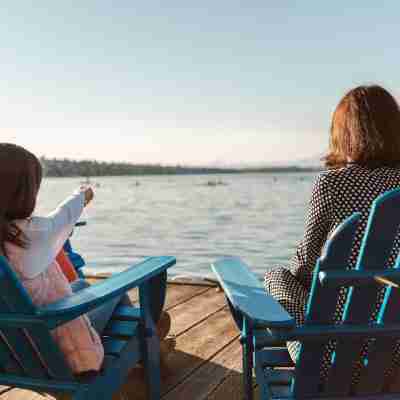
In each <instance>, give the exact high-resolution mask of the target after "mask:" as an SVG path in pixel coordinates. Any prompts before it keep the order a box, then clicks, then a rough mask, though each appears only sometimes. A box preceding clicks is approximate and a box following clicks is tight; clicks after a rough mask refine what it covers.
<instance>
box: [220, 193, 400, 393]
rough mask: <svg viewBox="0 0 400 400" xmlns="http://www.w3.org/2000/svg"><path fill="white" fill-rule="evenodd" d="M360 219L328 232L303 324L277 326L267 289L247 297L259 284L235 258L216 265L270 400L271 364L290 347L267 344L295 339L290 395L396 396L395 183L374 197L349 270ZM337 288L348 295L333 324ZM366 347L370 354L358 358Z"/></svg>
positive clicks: (398, 283)
mask: <svg viewBox="0 0 400 400" xmlns="http://www.w3.org/2000/svg"><path fill="white" fill-rule="evenodd" d="M359 223H360V215H359V214H354V215H353V216H351V217H349V218H348V219H347V220H346V221H344V222H343V223H342V224H341V225H340V226H339V227H338V229H336V231H335V232H334V233H333V234H332V235H331V237H330V238H329V240H328V242H327V245H326V247H325V249H324V251H323V254H322V255H321V257H320V259H319V260H318V262H317V265H316V268H315V271H314V276H313V282H312V288H311V292H310V297H309V301H308V305H307V310H306V318H305V324H304V325H303V326H301V327H295V326H294V325H291V326H290V323H289V319H287V322H288V325H287V326H279V320H280V319H282V318H287V317H286V316H285V312H284V310H283V309H282V312H279V308H277V305H278V303H275V304H274V305H273V307H272V309H273V311H272V312H271V313H268V311H267V309H268V307H269V306H270V304H271V302H272V301H273V299H272V297H271V296H268V295H267V294H266V295H265V297H266V298H268V300H263V299H261V297H259V296H257V297H254V298H252V292H253V291H254V288H256V287H257V288H258V287H259V286H258V285H255V284H254V282H253V280H251V279H247V280H246V278H245V277H246V273H244V272H242V271H243V269H246V266H245V265H244V264H243V263H241V262H240V260H238V259H234V262H232V259H223V260H221V261H218V262H216V263H215V264H213V269H214V271H215V272H216V274H217V277H218V279H219V281H220V282H221V286H222V287H223V288H224V291H225V293H226V295H227V297H228V298H229V301H230V303H232V305H231V306H232V309H234V311H235V314H236V315H235V318H236V320H237V321H239V322H240V321H241V319H242V320H243V326H242V327H241V330H242V335H243V333H245V334H246V335H247V336H248V335H252V336H253V338H254V347H253V349H252V351H253V354H254V362H255V370H256V377H257V382H258V383H259V385H260V387H261V391H260V393H261V396H262V398H263V399H266V400H267V399H268V400H269V399H272V398H275V397H274V396H273V393H275V392H274V390H272V388H273V386H274V384H275V383H274V381H273V379H275V378H272V377H273V376H274V371H275V372H278V373H280V371H279V370H276V369H274V368H279V367H280V365H278V364H279V363H281V360H287V350H285V349H283V348H281V349H277V348H275V349H272V348H271V346H272V347H274V341H276V343H281V342H282V341H293V340H298V341H300V342H301V346H300V352H299V355H298V357H297V360H296V363H295V367H294V372H293V375H292V380H291V385H290V390H289V391H288V392H287V393H288V396H289V397H288V398H292V399H303V398H310V399H319V398H331V399H340V398H346V399H350V398H359V399H371V398H374V399H375V398H376V399H380V398H382V399H386V398H395V397H393V396H398V395H399V393H400V367H399V366H394V369H393V371H392V373H391V374H388V371H389V369H390V367H392V366H393V365H392V363H393V356H394V354H395V348H396V347H397V345H398V343H399V342H400V256H399V255H395V254H392V249H393V245H394V243H395V240H398V237H399V232H400V229H399V227H400V189H396V190H393V191H390V192H387V193H385V194H383V195H381V196H380V197H379V198H377V199H376V200H375V201H374V203H373V205H372V208H371V212H370V215H369V218H368V223H367V227H366V230H365V234H364V237H363V240H362V243H361V248H360V252H359V256H358V259H357V263H356V268H355V270H350V269H349V267H348V265H349V257H350V253H351V250H352V246H353V242H354V238H355V235H357V232H358V231H357V229H358V226H359ZM393 256H397V259H396V264H395V266H394V267H393V268H388V265H389V261H390V257H393ZM248 273H250V271H248V272H247V274H248ZM235 275H236V277H235ZM237 276H240V278H237ZM239 279H240V285H239V281H238V280H239ZM339 293H341V295H342V294H343V293H345V294H346V296H345V303H344V313H343V316H342V320H341V321H340V322H339V323H335V322H334V321H335V317H336V315H335V314H336V308H337V301H338V295H339ZM382 295H384V301H383V302H382V304H381V305H380V306H379V307H377V301H378V296H382ZM379 298H381V297H379ZM253 310H256V311H254V312H253ZM260 310H262V312H261V311H260ZM260 313H261V314H260ZM258 315H262V316H263V320H260V318H259V317H258ZM275 316H276V318H275ZM373 320H375V322H372V321H373ZM265 328H268V329H267V330H266V329H265ZM328 344H329V345H331V346H333V348H334V351H333V352H332V357H331V359H330V360H326V361H327V366H328V376H327V378H326V379H324V380H321V378H320V375H321V365H322V364H321V363H322V360H323V357H325V354H326V349H327V345H328ZM366 345H368V352H367V353H364V356H363V358H362V357H361V353H362V351H363V350H364V349H365V347H366ZM244 350H245V349H244ZM248 350H249V349H248V348H247V349H246V351H248ZM272 350H274V351H272ZM274 362H275V365H274ZM249 367H252V364H251V363H249V362H247V364H244V370H245V372H244V376H245V375H246V374H247V376H248V371H247V369H248V368H249ZM265 368H267V369H265ZM275 375H276V374H275ZM353 378H356V379H355V380H353ZM282 384H283V383H282V382H281V383H280V385H282ZM244 385H245V386H246V385H247V387H245V393H246V394H247V398H251V389H249V380H248V379H247V380H246V379H245V377H244ZM280 392H282V390H281V391H280ZM276 393H277V392H276ZM282 393H283V392H282ZM395 393H396V394H395ZM277 398H280V397H279V396H278V397H277Z"/></svg>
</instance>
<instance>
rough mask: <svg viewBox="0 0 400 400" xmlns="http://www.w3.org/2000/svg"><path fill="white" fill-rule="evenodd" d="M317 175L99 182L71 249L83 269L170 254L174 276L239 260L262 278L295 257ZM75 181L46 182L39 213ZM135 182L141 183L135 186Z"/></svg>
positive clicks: (77, 181) (202, 271) (76, 183)
mask: <svg viewBox="0 0 400 400" xmlns="http://www.w3.org/2000/svg"><path fill="white" fill-rule="evenodd" d="M314 177H315V174H313V173H308V174H279V175H277V174H275V175H272V174H244V175H225V176H224V177H223V182H224V183H225V184H224V185H211V186H210V185H208V184H207V182H218V181H219V180H220V179H221V177H220V176H210V175H206V176H205V175H194V176H193V175H192V176H168V177H166V176H164V177H163V176H149V177H105V178H96V182H97V183H98V184H99V185H98V187H97V188H95V200H94V201H93V204H92V205H91V206H90V207H89V208H88V210H87V211H86V212H85V215H84V216H83V219H87V221H88V225H87V226H86V227H83V228H79V230H77V231H76V232H75V236H74V238H73V243H74V245H75V247H76V249H77V250H78V251H79V252H81V253H82V254H83V255H84V257H85V259H86V261H87V263H88V265H89V266H90V267H93V268H96V269H103V270H107V271H116V270H120V269H123V268H126V267H127V266H129V265H131V264H132V263H134V262H135V261H137V260H139V259H141V258H143V257H145V256H150V255H164V254H168V255H174V256H176V257H177V259H178V262H177V265H176V267H174V269H172V270H171V272H172V273H175V274H189V273H190V274H196V275H203V276H212V274H211V272H210V262H212V261H213V260H215V259H216V258H218V257H222V256H225V255H235V256H240V257H242V258H243V259H244V260H245V261H246V262H247V263H248V264H249V265H250V266H251V267H252V268H253V269H254V270H255V271H256V272H257V273H259V274H260V276H261V275H262V274H263V272H264V271H265V270H266V269H267V268H270V267H273V266H275V265H277V264H285V263H287V261H288V259H289V258H290V257H291V256H292V254H293V251H294V248H295V245H296V243H297V242H298V241H299V240H300V239H301V237H302V234H303V228H304V219H305V209H306V206H307V203H308V200H309V196H310V191H311V187H312V183H313V180H314ZM80 181H81V179H80V178H61V179H54V178H51V179H47V180H45V182H44V184H43V187H42V190H41V193H40V198H39V202H38V212H39V213H40V212H48V211H50V210H51V209H52V208H54V207H55V206H56V205H57V203H58V202H59V201H61V200H63V198H64V197H65V196H67V195H68V194H70V193H71V192H72V191H73V189H74V188H76V187H78V186H79V185H80ZM138 183H139V184H138Z"/></svg>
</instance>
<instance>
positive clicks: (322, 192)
mask: <svg viewBox="0 0 400 400" xmlns="http://www.w3.org/2000/svg"><path fill="white" fill-rule="evenodd" d="M327 181H328V178H327V174H326V173H325V174H324V173H323V174H320V175H319V176H318V177H317V179H316V181H315V184H314V187H313V190H312V195H311V200H310V204H309V208H308V213H307V219H306V228H305V233H304V237H303V240H302V241H301V242H300V244H299V245H298V246H297V249H296V254H295V256H294V257H293V258H292V260H291V262H290V266H289V268H290V271H291V273H292V274H293V275H294V276H295V277H296V278H297V279H298V280H299V282H300V283H301V284H302V285H303V286H304V287H305V288H306V289H307V290H309V289H310V287H311V281H312V273H313V271H314V268H315V265H316V262H317V259H318V258H319V257H320V256H321V250H322V248H323V246H324V244H325V242H326V240H327V237H328V233H329V231H330V229H331V227H332V223H333V216H332V214H333V213H332V209H333V207H332V198H331V193H330V188H329V184H328V182H327Z"/></svg>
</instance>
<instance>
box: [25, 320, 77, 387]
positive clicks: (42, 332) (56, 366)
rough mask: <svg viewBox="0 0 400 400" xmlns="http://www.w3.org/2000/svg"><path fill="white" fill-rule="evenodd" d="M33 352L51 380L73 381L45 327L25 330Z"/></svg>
mask: <svg viewBox="0 0 400 400" xmlns="http://www.w3.org/2000/svg"><path fill="white" fill-rule="evenodd" d="M27 334H28V335H29V336H30V339H31V341H32V342H33V345H34V347H35V350H36V351H37V353H38V354H39V358H40V359H41V362H42V364H43V365H44V366H45V369H46V370H47V373H48V374H49V376H50V377H51V378H54V379H59V380H74V377H73V374H72V371H71V369H70V367H69V366H68V364H67V363H66V361H65V357H64V355H63V354H62V353H61V351H60V349H59V347H58V345H57V344H56V342H55V341H54V339H53V337H52V336H51V334H50V332H49V330H48V329H47V328H46V327H44V326H43V327H40V326H35V327H32V328H28V329H27Z"/></svg>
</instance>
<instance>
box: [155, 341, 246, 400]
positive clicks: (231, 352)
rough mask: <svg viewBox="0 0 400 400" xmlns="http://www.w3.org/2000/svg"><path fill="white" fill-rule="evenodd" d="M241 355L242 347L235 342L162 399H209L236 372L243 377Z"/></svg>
mask: <svg viewBox="0 0 400 400" xmlns="http://www.w3.org/2000/svg"><path fill="white" fill-rule="evenodd" d="M241 354H242V349H241V345H240V343H239V341H238V340H235V341H234V342H232V343H231V344H229V345H228V346H226V347H225V348H224V349H223V350H222V351H220V352H219V353H218V354H216V356H215V357H213V358H211V359H210V360H208V361H207V362H206V363H204V364H203V365H202V366H201V367H200V368H198V369H197V370H196V371H195V372H194V373H193V374H192V375H190V377H189V378H188V379H186V380H185V381H184V382H183V383H181V384H180V385H178V386H176V387H175V388H174V389H173V390H171V391H170V392H168V393H167V394H166V395H165V396H164V397H162V398H163V399H164V400H176V399H192V400H202V399H207V398H208V396H209V395H210V394H211V393H212V392H213V391H214V389H215V388H216V387H218V386H219V384H220V383H221V382H222V381H223V380H225V379H226V378H227V377H228V376H229V375H232V373H234V372H235V373H236V374H237V375H239V376H241V364H242V363H241Z"/></svg>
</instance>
